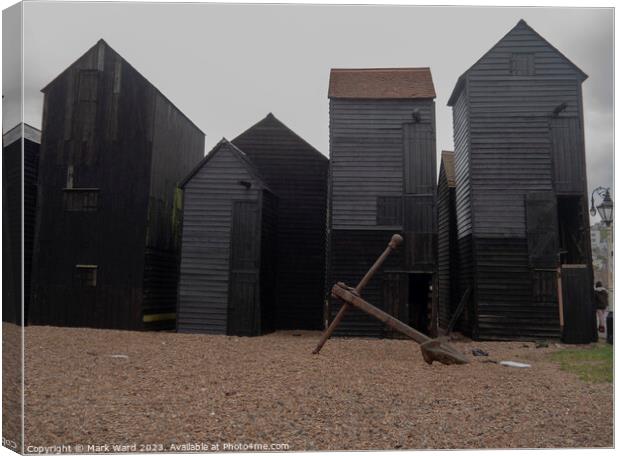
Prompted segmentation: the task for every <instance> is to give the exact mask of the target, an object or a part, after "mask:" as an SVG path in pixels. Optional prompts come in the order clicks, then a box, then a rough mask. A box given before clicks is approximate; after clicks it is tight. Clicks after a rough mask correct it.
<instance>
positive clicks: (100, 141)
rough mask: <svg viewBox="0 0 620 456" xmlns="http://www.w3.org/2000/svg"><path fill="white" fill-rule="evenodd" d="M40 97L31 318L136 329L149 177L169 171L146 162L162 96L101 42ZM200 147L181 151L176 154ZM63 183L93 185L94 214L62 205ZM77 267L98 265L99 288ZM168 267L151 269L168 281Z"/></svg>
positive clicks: (184, 157)
mask: <svg viewBox="0 0 620 456" xmlns="http://www.w3.org/2000/svg"><path fill="white" fill-rule="evenodd" d="M44 94H45V100H44V116H43V118H44V120H43V132H42V145H41V158H40V178H39V182H40V185H39V192H38V198H39V200H38V201H39V203H40V204H39V211H38V215H37V228H36V234H35V238H36V240H35V249H34V260H33V278H32V282H33V291H32V292H33V296H32V300H31V301H32V309H31V312H30V314H31V316H32V321H33V323H38V324H51V325H67V326H92V327H102V328H119V329H142V328H144V325H143V320H142V317H143V303H144V296H143V287H144V276H145V272H144V270H145V264H146V263H150V264H153V263H154V261H153V258H154V257H153V252H152V251H145V249H146V245H147V244H146V232H147V225H149V219H148V205H149V196H150V195H151V196H152V195H153V193H152V192H151V191H150V189H151V179H152V177H153V176H152V174H153V173H156V174H158V173H164V174H166V173H168V169H167V168H161V169H155V168H153V167H152V166H151V162H152V155H153V143H154V140H153V126H154V113H155V100H156V95H158V94H159V92H158V91H157V89H156V88H155V87H153V86H152V85H151V84H150V83H148V81H147V80H146V79H145V78H144V77H143V76H142V75H140V74H139V73H138V72H137V71H136V70H135V69H134V68H133V67H132V66H131V65H130V64H129V63H127V62H126V61H125V60H123V59H122V57H120V56H119V55H118V54H117V53H116V52H115V51H114V50H113V49H111V48H110V47H109V46H108V45H107V44H106V43H105V42H103V41H99V42H98V43H97V44H96V45H95V46H93V47H92V48H91V49H90V50H89V51H87V52H86V53H85V54H84V55H83V56H82V57H81V58H79V59H78V60H77V61H76V62H75V63H74V64H73V65H72V66H70V67H69V68H67V69H66V70H65V71H64V72H62V73H61V74H60V75H59V76H58V77H57V78H56V79H54V80H53V81H52V82H51V83H50V84H48V86H46V88H45V89H44ZM166 102H167V103H168V104H170V102H169V101H167V100H166ZM187 123H189V121H187ZM192 128H195V127H193V126H192ZM170 134H171V135H172V136H174V134H172V133H170ZM201 153H202V148H198V147H196V148H195V149H192V150H189V148H188V147H184V146H183V147H177V148H176V150H175V159H176V160H179V161H180V162H183V163H186V162H187V161H188V160H194V159H196V160H197V157H199V156H200V154H201ZM71 169H72V171H70V170H71ZM70 176H72V178H71V177H70ZM157 178H158V179H159V178H161V176H158V177H157ZM176 178H177V177H176V176H170V177H169V180H170V181H172V182H173V183H176V182H174V180H175V179H176ZM66 187H73V188H96V189H98V192H97V195H98V196H97V199H98V201H97V206H96V210H92V211H67V210H65V205H64V204H63V198H64V197H65V194H66V193H67V192H66V191H65V190H64V189H65V188H66ZM150 231H152V230H150ZM78 264H81V265H97V281H96V286H83V285H80V281H79V280H78V278H77V277H76V265H78ZM151 270H155V269H151ZM171 272H172V270H171V269H170V268H168V269H166V268H158V272H157V275H158V278H159V279H161V280H162V282H164V283H165V282H166V281H168V280H170V278H169V277H168V274H170V273H171ZM164 276H165V277H164ZM171 280H172V281H174V280H175V279H174V278H173V279H171ZM152 282H153V280H151V281H149V283H152Z"/></svg>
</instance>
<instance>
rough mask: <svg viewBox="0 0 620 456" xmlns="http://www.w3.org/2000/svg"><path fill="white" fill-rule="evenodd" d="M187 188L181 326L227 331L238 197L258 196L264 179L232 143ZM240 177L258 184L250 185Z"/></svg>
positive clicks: (184, 329)
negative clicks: (250, 168) (252, 171)
mask: <svg viewBox="0 0 620 456" xmlns="http://www.w3.org/2000/svg"><path fill="white" fill-rule="evenodd" d="M218 147H219V148H220V149H219V151H218V153H217V154H215V155H213V157H212V158H211V159H210V160H209V161H208V162H207V163H206V164H205V166H203V167H202V168H200V170H198V172H197V173H196V174H195V175H194V176H193V177H192V179H191V180H189V181H188V182H187V183H186V184H185V187H184V205H183V206H184V209H183V236H182V249H181V251H182V254H181V268H180V279H179V293H178V296H179V301H178V309H177V330H178V331H182V332H204V333H211V334H225V333H226V326H227V325H226V321H227V313H228V299H229V298H228V290H229V270H230V267H229V258H230V241H231V226H232V219H231V217H232V204H233V201H241V200H248V201H257V200H258V198H259V193H260V191H262V190H261V183H260V182H257V181H256V179H255V178H254V177H253V176H252V175H251V174H250V173H249V172H248V170H247V168H246V167H245V165H244V164H243V163H241V161H240V160H239V159H238V158H237V157H236V155H235V154H234V153H233V152H232V151H230V150H229V148H230V147H232V146H229V145H226V144H220V145H219V146H218ZM239 181H247V182H251V183H252V187H251V188H249V189H247V188H246V187H245V186H243V185H240V184H239Z"/></svg>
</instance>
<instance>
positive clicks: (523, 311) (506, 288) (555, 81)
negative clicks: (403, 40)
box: [453, 22, 587, 339]
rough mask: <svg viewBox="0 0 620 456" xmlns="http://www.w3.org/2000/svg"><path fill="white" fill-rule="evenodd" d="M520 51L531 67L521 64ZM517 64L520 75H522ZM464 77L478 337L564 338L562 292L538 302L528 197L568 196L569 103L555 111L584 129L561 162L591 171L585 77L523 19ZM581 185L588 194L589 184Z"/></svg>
mask: <svg viewBox="0 0 620 456" xmlns="http://www.w3.org/2000/svg"><path fill="white" fill-rule="evenodd" d="M515 56H518V57H519V59H520V60H519V62H522V63H523V62H524V61H525V60H524V59H526V60H527V65H520V64H517V65H515ZM515 68H520V71H521V73H520V74H514V73H513V70H514V69H515ZM463 78H464V79H463V81H462V83H461V87H462V88H461V92H460V94H459V95H458V97H456V98H455V100H454V103H453V119H454V140H455V156H456V175H457V178H456V180H457V190H456V196H457V218H458V236H459V244H462V243H464V242H465V238H466V236H469V235H470V234H472V235H473V244H472V247H473V249H472V250H471V252H472V254H473V268H474V269H473V271H471V272H468V271H465V270H464V268H465V264H467V260H466V259H465V258H464V257H462V258H461V266H460V268H461V274H460V277H459V279H460V280H461V281H462V280H464V277H465V276H467V275H471V274H473V277H475V283H474V290H473V291H474V294H473V295H474V296H473V300H474V303H475V304H474V307H473V308H472V309H471V311H470V313H469V315H470V316H473V317H474V320H473V323H474V324H473V326H472V328H471V329H472V333H473V334H474V336H475V337H480V338H487V339H510V338H518V337H525V338H533V337H557V336H558V331H559V324H558V316H557V297H556V298H555V299H556V302H546V303H540V302H534V298H533V295H534V289H535V288H536V286H537V284H538V283H539V279H540V277H538V276H536V272H535V271H534V270H533V269H532V266H531V261H530V258H529V257H528V242H527V217H526V207H525V201H526V195H528V194H529V193H531V192H553V191H555V193H556V194H558V193H561V192H562V188H559V187H558V183H557V182H556V183H554V171H553V170H554V165H553V162H554V160H553V156H552V155H553V154H552V135H551V131H550V125H551V124H552V123H553V122H557V121H555V120H554V114H553V111H554V109H555V108H556V107H558V106H560V105H561V104H562V103H565V108H564V109H563V110H562V111H561V112H559V113H557V114H555V116H559V118H560V119H567V121H568V122H569V123H570V124H571V125H573V126H574V128H575V129H576V131H577V133H576V134H575V136H574V140H573V142H574V143H575V144H573V146H572V148H570V149H571V150H572V151H573V154H572V155H573V159H572V160H570V161H573V162H574V163H573V164H570V163H569V161H566V160H564V159H562V164H560V163H557V162H556V163H555V167H556V169H564V168H565V167H566V166H569V167H571V170H570V171H571V173H572V174H571V175H573V174H575V172H577V174H581V173H582V172H585V168H584V166H583V163H585V159H584V149H583V143H582V142H580V141H579V139H580V138H582V133H581V132H582V125H581V122H582V121H581V116H582V113H581V110H582V106H581V98H580V97H581V88H580V87H581V78H582V74H581V73H579V72H578V70H576V69H575V67H574V66H572V65H571V64H570V63H569V62H568V61H567V60H566V59H565V58H564V57H563V56H562V55H561V54H560V53H559V52H558V51H557V50H556V49H554V48H553V47H552V46H550V45H549V44H548V43H547V42H545V41H544V40H543V39H541V38H540V36H538V35H537V34H536V33H535V32H533V31H532V30H531V29H530V28H529V26H527V24H525V23H524V22H520V23H519V24H517V26H516V27H515V28H514V29H513V30H511V31H510V32H509V33H508V34H507V35H506V36H505V37H504V38H503V39H502V40H501V41H500V42H499V43H498V44H497V45H496V46H494V47H493V48H492V49H491V50H490V51H489V52H488V53H487V54H485V55H484V56H483V58H481V59H480V60H479V61H478V62H477V63H476V64H475V65H474V66H473V67H472V68H470V69H469V70H468V72H467V73H466V74H465V75H464V76H463ZM569 119H572V120H569ZM575 150H578V152H575ZM556 174H557V172H556ZM580 178H583V183H584V184H585V177H584V176H580ZM578 187H579V186H578ZM573 191H576V192H577V193H578V194H585V192H586V188H585V185H581V186H580V187H579V188H575V187H573ZM584 222H585V223H586V224H587V221H585V220H584ZM461 250H462V249H461ZM467 250H469V249H467ZM537 277H538V278H537ZM463 285H464V284H463ZM463 285H460V286H459V287H460V288H461V289H462V287H463ZM461 291H462V290H461Z"/></svg>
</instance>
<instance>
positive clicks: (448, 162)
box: [441, 150, 456, 187]
mask: <svg viewBox="0 0 620 456" xmlns="http://www.w3.org/2000/svg"><path fill="white" fill-rule="evenodd" d="M441 163H442V164H443V170H444V173H446V180H447V181H448V187H456V178H455V173H454V152H452V151H449V150H443V151H441Z"/></svg>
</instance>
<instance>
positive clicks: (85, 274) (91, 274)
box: [75, 264, 98, 288]
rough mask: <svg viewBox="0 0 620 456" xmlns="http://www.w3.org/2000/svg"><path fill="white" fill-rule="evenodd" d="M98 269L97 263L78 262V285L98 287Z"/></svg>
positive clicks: (76, 273) (76, 268)
mask: <svg viewBox="0 0 620 456" xmlns="http://www.w3.org/2000/svg"><path fill="white" fill-rule="evenodd" d="M97 269H98V266H97V265H96V264H76V265H75V283H76V285H77V286H78V287H85V288H88V287H96V286H97Z"/></svg>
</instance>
